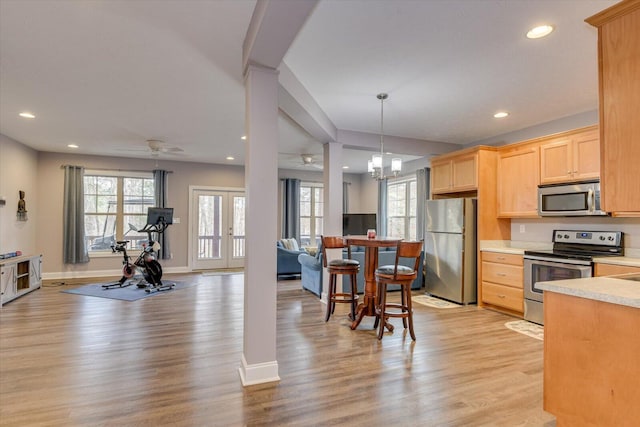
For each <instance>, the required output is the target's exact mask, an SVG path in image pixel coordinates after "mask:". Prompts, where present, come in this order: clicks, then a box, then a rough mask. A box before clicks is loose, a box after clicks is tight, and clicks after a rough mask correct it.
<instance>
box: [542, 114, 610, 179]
mask: <svg viewBox="0 0 640 427" xmlns="http://www.w3.org/2000/svg"><path fill="white" fill-rule="evenodd" d="M598 178H600V137H599V133H598V127H597V126H591V127H589V128H585V129H581V130H580V131H578V132H577V133H569V134H563V135H562V136H559V137H556V138H552V139H550V140H549V141H548V142H545V143H543V144H541V145H540V183H541V184H554V183H558V182H574V181H586V180H589V179H598Z"/></svg>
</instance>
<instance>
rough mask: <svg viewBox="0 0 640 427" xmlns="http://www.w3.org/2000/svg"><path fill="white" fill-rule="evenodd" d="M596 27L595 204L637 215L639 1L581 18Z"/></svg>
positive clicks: (639, 200) (639, 210) (639, 202)
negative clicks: (598, 188) (597, 183)
mask: <svg viewBox="0 0 640 427" xmlns="http://www.w3.org/2000/svg"><path fill="white" fill-rule="evenodd" d="M586 21H587V22H588V23H589V24H591V25H593V26H595V27H597V28H598V74H599V78H600V109H599V111H600V138H601V145H602V148H601V150H602V151H601V154H602V158H601V204H602V208H603V209H604V210H606V211H607V212H613V213H614V215H619V216H622V215H633V216H637V215H640V191H638V188H640V173H638V159H640V144H639V143H638V141H640V119H639V118H640V101H639V100H640V78H638V76H640V1H638V0H624V1H621V2H619V3H616V4H615V5H613V6H611V7H610V8H608V9H605V10H604V11H602V12H600V13H598V14H597V15H594V16H592V17H590V18H588V19H587V20H586Z"/></svg>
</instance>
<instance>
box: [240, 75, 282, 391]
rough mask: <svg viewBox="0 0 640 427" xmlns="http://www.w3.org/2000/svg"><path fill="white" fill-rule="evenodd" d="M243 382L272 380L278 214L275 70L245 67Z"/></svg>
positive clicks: (275, 370)
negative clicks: (245, 204) (245, 201)
mask: <svg viewBox="0 0 640 427" xmlns="http://www.w3.org/2000/svg"><path fill="white" fill-rule="evenodd" d="M245 91H246V131H247V141H246V142H245V144H246V147H245V154H246V157H245V188H246V189H247V190H246V191H247V193H246V196H247V208H246V211H245V212H246V216H245V234H246V246H245V247H246V253H245V267H244V342H243V354H242V360H241V366H240V368H239V371H240V378H241V380H242V384H243V385H244V386H247V385H252V384H260V383H265V382H271V381H278V380H280V377H279V376H278V362H277V360H276V310H277V307H276V304H277V296H276V290H277V287H276V286H277V281H276V246H275V241H276V239H277V236H276V230H277V227H276V226H275V224H276V223H277V216H278V207H277V200H278V73H277V71H276V70H273V69H271V68H265V67H257V66H249V68H248V71H247V75H246V79H245Z"/></svg>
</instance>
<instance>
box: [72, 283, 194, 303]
mask: <svg viewBox="0 0 640 427" xmlns="http://www.w3.org/2000/svg"><path fill="white" fill-rule="evenodd" d="M112 283H114V282H103V283H91V284H89V285H84V286H80V287H78V288H73V289H65V290H63V291H60V292H64V293H67V294H76V295H86V296H90V297H99V298H110V299H119V300H122V301H136V300H139V299H142V298H147V297H151V296H154V295H161V294H170V293H172V292H174V291H177V290H179V289H184V288H189V287H191V286H195V285H197V284H198V283H197V282H182V281H177V280H163V281H162V283H163V284H164V285H168V284H171V283H174V284H175V286H174V287H173V289H169V290H166V291H152V292H147V290H146V289H147V288H139V287H137V286H136V285H135V284H133V285H131V286H127V287H124V288H112V289H105V288H103V287H102V285H109V284H112Z"/></svg>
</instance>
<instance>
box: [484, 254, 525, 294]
mask: <svg viewBox="0 0 640 427" xmlns="http://www.w3.org/2000/svg"><path fill="white" fill-rule="evenodd" d="M483 259H484V258H483ZM482 281H483V282H492V283H499V284H501V285H507V286H511V287H513V288H518V289H522V288H523V286H524V267H520V266H517V265H508V264H497V263H495V262H486V261H483V262H482Z"/></svg>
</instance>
